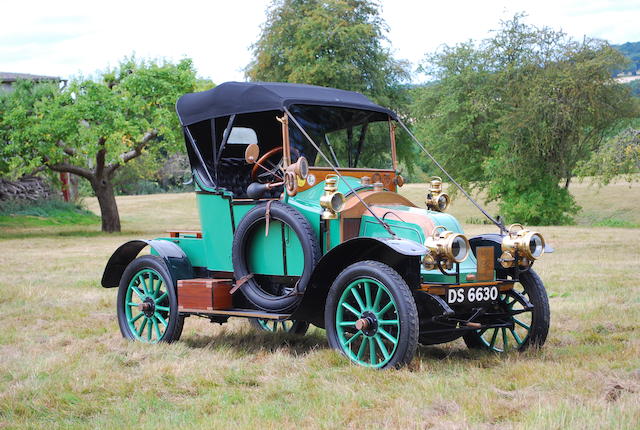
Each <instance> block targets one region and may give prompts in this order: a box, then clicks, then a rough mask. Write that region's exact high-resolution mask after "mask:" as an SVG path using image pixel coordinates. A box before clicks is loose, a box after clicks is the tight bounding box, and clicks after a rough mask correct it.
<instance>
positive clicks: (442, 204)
mask: <svg viewBox="0 0 640 430" xmlns="http://www.w3.org/2000/svg"><path fill="white" fill-rule="evenodd" d="M447 206H449V197H447V195H446V194H441V195H440V197H438V210H439V211H440V212H444V211H445V210H446V209H447Z"/></svg>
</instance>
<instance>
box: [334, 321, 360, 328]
mask: <svg viewBox="0 0 640 430" xmlns="http://www.w3.org/2000/svg"><path fill="white" fill-rule="evenodd" d="M338 325H339V326H340V327H354V326H355V325H356V322H355V321H342V322H341V323H340V324H338Z"/></svg>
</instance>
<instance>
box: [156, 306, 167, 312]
mask: <svg viewBox="0 0 640 430" xmlns="http://www.w3.org/2000/svg"><path fill="white" fill-rule="evenodd" d="M156 310H159V311H165V312H169V307H168V306H159V305H156Z"/></svg>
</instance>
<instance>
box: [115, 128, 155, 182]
mask: <svg viewBox="0 0 640 430" xmlns="http://www.w3.org/2000/svg"><path fill="white" fill-rule="evenodd" d="M156 137H158V130H151V131H148V132H146V133H145V134H144V136H142V139H140V142H138V143H136V144H135V146H134V147H133V149H132V150H131V151H127V152H125V153H123V154H121V155H120V159H121V160H122V163H114V164H110V165H109V166H107V175H113V173H114V172H115V171H116V169H118V168H119V167H120V166H122V164H124V163H128V162H129V161H131V160H133V159H134V158H136V157H139V156H140V155H142V150H143V149H144V147H145V146H147V144H148V143H149V142H150V141H152V140H153V139H155V138H156Z"/></svg>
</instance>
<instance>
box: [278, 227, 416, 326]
mask: <svg viewBox="0 0 640 430" xmlns="http://www.w3.org/2000/svg"><path fill="white" fill-rule="evenodd" d="M426 253H427V249H426V248H425V247H424V246H423V245H421V244H420V243H417V242H414V241H412V240H408V239H392V238H380V237H356V238H353V239H349V240H347V241H345V242H342V243H341V244H339V245H337V246H335V247H334V248H332V249H331V250H329V252H327V253H326V254H324V255H323V256H322V258H321V259H320V261H319V262H318V264H317V265H316V267H315V268H314V270H313V273H312V274H311V278H310V280H309V284H308V286H307V289H306V291H305V294H304V297H303V298H302V301H301V302H300V305H299V306H298V307H297V308H296V310H295V311H294V312H293V314H292V315H291V319H294V320H302V321H308V322H310V323H312V324H314V325H316V326H318V327H324V306H325V302H326V301H327V293H328V292H329V288H330V287H331V284H332V283H333V281H334V279H335V278H336V277H337V276H338V274H340V272H342V271H343V270H344V269H345V268H346V267H347V266H349V265H351V264H353V263H356V262H358V261H363V260H375V261H380V262H381V263H385V264H387V265H389V266H391V267H392V268H393V269H394V270H396V271H397V272H398V273H399V274H400V276H402V278H403V279H404V280H405V281H406V282H407V285H409V287H410V288H411V289H416V288H418V287H419V286H420V258H421V256H423V255H424V254H426Z"/></svg>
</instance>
